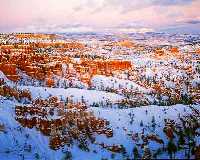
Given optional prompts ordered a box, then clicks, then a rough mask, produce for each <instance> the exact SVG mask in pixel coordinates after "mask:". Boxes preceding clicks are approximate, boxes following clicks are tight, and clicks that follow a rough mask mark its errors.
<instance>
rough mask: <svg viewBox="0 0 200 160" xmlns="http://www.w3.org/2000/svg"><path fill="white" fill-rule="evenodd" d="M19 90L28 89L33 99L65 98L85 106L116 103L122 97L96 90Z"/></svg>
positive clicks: (31, 88)
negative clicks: (83, 103)
mask: <svg viewBox="0 0 200 160" xmlns="http://www.w3.org/2000/svg"><path fill="white" fill-rule="evenodd" d="M18 88H19V89H28V90H29V91H30V92H31V95H32V97H33V98H34V99H35V98H48V97H49V96H58V97H59V98H60V99H62V100H64V101H65V100H66V98H67V97H68V98H70V99H72V100H73V101H74V102H81V101H82V100H84V102H85V103H86V104H87V105H92V104H93V103H101V102H102V103H103V104H104V103H105V102H106V101H108V102H111V103H117V102H118V101H120V100H121V99H123V96H121V95H118V94H115V93H109V92H105V91H97V90H86V89H78V88H67V89H63V88H45V87H33V86H19V87H18Z"/></svg>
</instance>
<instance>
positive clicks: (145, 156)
mask: <svg viewBox="0 0 200 160" xmlns="http://www.w3.org/2000/svg"><path fill="white" fill-rule="evenodd" d="M151 157H152V155H151V151H150V149H149V147H148V146H144V154H143V156H142V159H151Z"/></svg>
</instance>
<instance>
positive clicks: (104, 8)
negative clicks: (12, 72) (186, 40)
mask: <svg viewBox="0 0 200 160" xmlns="http://www.w3.org/2000/svg"><path fill="white" fill-rule="evenodd" d="M0 1H1V6H0V22H1V23H0V31H5V30H7V31H11V30H12V31H14V30H21V31H23V29H24V30H26V31H28V30H30V31H35V30H36V31H37V30H38V31H45V30H47V31H54V30H55V31H59V30H61V31H71V30H72V31H78V30H80V31H83V30H97V31H99V30H103V31H104V30H107V29H108V28H115V29H116V28H121V29H119V30H127V29H129V31H131V30H132V31H134V30H136V31H139V29H140V28H143V29H144V30H145V29H150V30H151V29H153V30H157V29H159V28H165V27H166V28H167V27H168V26H171V25H172V26H173V25H174V26H176V25H177V24H185V25H187V24H189V23H190V24H193V25H197V24H198V22H197V21H196V20H199V19H200V15H199V8H200V1H199V0H73V1H72V0H71V1H70V0H42V1H41V0H28V1H27V0H18V1H17V2H16V0H0ZM87 28H88V29H87ZM122 28H124V29H122ZM116 30H117V29H116Z"/></svg>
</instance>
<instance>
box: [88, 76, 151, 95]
mask: <svg viewBox="0 0 200 160" xmlns="http://www.w3.org/2000/svg"><path fill="white" fill-rule="evenodd" d="M91 81H92V86H93V87H94V88H95V89H97V90H105V89H106V88H112V89H117V90H118V89H121V88H125V89H132V90H138V91H140V92H142V93H149V92H150V90H149V89H146V88H144V87H142V86H140V85H138V84H137V83H135V82H133V81H130V80H125V79H119V78H115V77H106V76H103V75H95V76H93V78H92V80H91Z"/></svg>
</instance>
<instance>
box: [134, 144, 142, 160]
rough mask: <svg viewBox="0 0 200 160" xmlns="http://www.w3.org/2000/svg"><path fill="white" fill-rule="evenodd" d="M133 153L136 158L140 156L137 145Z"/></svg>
mask: <svg viewBox="0 0 200 160" xmlns="http://www.w3.org/2000/svg"><path fill="white" fill-rule="evenodd" d="M133 155H134V159H138V158H140V155H139V152H138V149H137V147H136V146H135V147H134V148H133Z"/></svg>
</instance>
